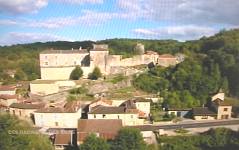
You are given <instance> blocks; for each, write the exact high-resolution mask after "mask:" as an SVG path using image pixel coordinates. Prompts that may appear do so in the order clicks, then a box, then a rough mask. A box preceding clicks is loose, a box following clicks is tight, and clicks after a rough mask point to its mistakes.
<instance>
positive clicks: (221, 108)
mask: <svg viewBox="0 0 239 150" xmlns="http://www.w3.org/2000/svg"><path fill="white" fill-rule="evenodd" d="M211 107H212V108H211V109H212V110H214V111H215V112H216V113H217V118H216V119H230V118H231V114H232V106H231V104H228V103H227V102H225V101H224V100H221V99H219V98H218V99H215V100H214V101H212V104H211Z"/></svg>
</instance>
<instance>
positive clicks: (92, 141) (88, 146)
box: [80, 134, 110, 150]
mask: <svg viewBox="0 0 239 150" xmlns="http://www.w3.org/2000/svg"><path fill="white" fill-rule="evenodd" d="M109 149H110V145H109V144H108V143H107V142H106V141H105V140H104V139H101V138H99V137H97V136H96V135H95V134H90V135H89V136H88V137H86V139H85V140H84V142H83V144H82V145H80V150H109Z"/></svg>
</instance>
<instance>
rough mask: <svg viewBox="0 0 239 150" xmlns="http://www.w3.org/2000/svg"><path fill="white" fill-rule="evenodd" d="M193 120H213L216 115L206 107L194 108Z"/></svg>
mask: <svg viewBox="0 0 239 150" xmlns="http://www.w3.org/2000/svg"><path fill="white" fill-rule="evenodd" d="M192 114H193V119H194V120H215V119H216V117H217V113H216V112H214V111H212V110H210V109H209V108H208V107H196V108H193V109H192Z"/></svg>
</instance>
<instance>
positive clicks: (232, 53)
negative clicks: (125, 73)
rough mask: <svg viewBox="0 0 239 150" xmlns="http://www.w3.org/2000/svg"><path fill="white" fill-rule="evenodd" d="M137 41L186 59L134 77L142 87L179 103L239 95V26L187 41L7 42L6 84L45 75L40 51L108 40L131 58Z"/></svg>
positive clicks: (1, 78)
mask: <svg viewBox="0 0 239 150" xmlns="http://www.w3.org/2000/svg"><path fill="white" fill-rule="evenodd" d="M137 42H141V43H143V44H144V45H145V49H146V50H154V51H157V52H158V53H159V54H163V53H171V54H176V53H183V54H184V55H185V56H186V59H185V61H184V62H182V63H180V64H178V65H177V66H176V67H169V68H161V67H153V68H150V69H149V71H148V72H146V73H144V74H141V75H140V76H138V77H136V78H135V79H134V82H133V84H134V86H135V87H136V88H138V89H141V90H144V91H147V92H150V93H152V92H153V93H160V94H161V96H162V97H164V98H165V99H166V100H167V104H168V105H174V106H177V107H191V106H198V105H201V104H203V103H205V101H206V100H207V99H208V98H209V95H211V94H214V93H215V92H218V91H219V90H220V89H221V90H223V91H224V92H226V94H227V95H228V96H230V97H235V98H238V97H239V78H238V76H239V29H233V30H228V31H225V30H222V31H220V32H219V33H217V34H216V35H214V36H211V37H202V38H201V39H199V40H194V41H185V42H179V41H175V40H142V39H107V40H102V41H97V42H93V41H82V42H66V41H58V42H46V43H40V42H38V43H32V44H19V45H12V46H1V47H0V82H3V83H4V84H10V83H14V82H16V81H19V80H34V79H37V78H39V77H40V71H39V60H38V59H39V52H41V51H43V50H45V49H49V48H53V49H63V50H71V49H72V48H75V49H78V48H79V47H82V48H86V49H90V48H92V44H93V43H105V44H108V45H109V49H110V53H111V54H122V55H124V56H125V57H129V56H132V55H134V51H133V48H134V46H135V45H136V43H137ZM9 70H10V71H11V70H13V71H15V78H11V77H10V75H9V74H8V71H9Z"/></svg>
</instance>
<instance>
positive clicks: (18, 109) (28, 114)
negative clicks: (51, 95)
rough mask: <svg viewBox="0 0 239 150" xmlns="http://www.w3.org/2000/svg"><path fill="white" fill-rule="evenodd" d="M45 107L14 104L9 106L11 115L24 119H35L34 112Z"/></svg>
mask: <svg viewBox="0 0 239 150" xmlns="http://www.w3.org/2000/svg"><path fill="white" fill-rule="evenodd" d="M44 106H45V104H43V103H26V102H21V103H12V104H11V105H10V106H9V113H10V114H12V115H16V116H18V117H22V118H33V117H34V116H33V114H34V112H35V111H36V110H37V109H40V108H43V107H44Z"/></svg>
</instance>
